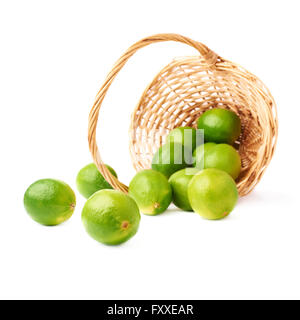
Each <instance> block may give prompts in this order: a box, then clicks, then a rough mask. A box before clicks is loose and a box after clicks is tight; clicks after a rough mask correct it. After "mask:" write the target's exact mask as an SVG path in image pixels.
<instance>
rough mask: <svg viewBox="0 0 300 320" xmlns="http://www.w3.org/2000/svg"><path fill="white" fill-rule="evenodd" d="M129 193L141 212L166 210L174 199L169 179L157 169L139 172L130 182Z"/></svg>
mask: <svg viewBox="0 0 300 320" xmlns="http://www.w3.org/2000/svg"><path fill="white" fill-rule="evenodd" d="M129 195H130V196H131V197H132V198H133V199H134V200H135V201H136V203H137V204H138V206H139V208H140V210H141V212H143V213H144V214H147V215H157V214H159V213H162V212H164V211H165V210H167V208H168V207H169V205H170V203H171V201H172V189H171V186H170V184H169V182H168V179H167V178H166V177H165V176H164V175H163V174H162V173H160V172H158V171H155V170H151V169H150V170H143V171H140V172H138V173H137V174H136V175H135V176H134V178H133V179H132V180H131V182H130V184H129Z"/></svg>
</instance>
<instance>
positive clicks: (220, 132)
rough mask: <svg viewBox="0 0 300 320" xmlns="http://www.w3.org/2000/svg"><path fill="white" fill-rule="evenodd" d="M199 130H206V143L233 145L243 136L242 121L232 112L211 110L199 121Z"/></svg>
mask: <svg viewBox="0 0 300 320" xmlns="http://www.w3.org/2000/svg"><path fill="white" fill-rule="evenodd" d="M198 129H203V130H204V140H205V142H216V143H229V144H233V143H234V142H235V141H236V140H237V139H238V137H239V135H240V134H241V120H240V118H239V117H238V116H237V115H236V114H235V113H234V112H232V111H229V110H226V109H211V110H207V111H205V112H204V113H203V114H202V115H201V116H200V118H199V119H198Z"/></svg>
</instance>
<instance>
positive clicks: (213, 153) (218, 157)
mask: <svg viewBox="0 0 300 320" xmlns="http://www.w3.org/2000/svg"><path fill="white" fill-rule="evenodd" d="M207 168H216V169H220V170H223V171H226V172H227V173H228V174H230V175H231V176H232V178H233V179H236V178H237V177H238V176H239V174H240V172H241V158H240V155H239V153H238V152H237V151H236V150H235V149H234V148H233V147H232V146H230V145H229V144H224V143H221V144H216V145H215V146H214V147H212V148H209V150H208V151H207V152H205V154H204V169H207Z"/></svg>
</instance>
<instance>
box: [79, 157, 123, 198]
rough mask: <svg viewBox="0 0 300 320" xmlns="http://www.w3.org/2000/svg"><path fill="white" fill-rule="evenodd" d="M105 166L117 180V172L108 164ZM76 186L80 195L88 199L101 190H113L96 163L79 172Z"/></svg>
mask: <svg viewBox="0 0 300 320" xmlns="http://www.w3.org/2000/svg"><path fill="white" fill-rule="evenodd" d="M105 166H106V167H107V169H108V170H109V171H110V172H111V174H112V175H114V176H115V177H116V178H117V174H116V172H115V170H114V169H113V168H112V167H110V166H109V165H107V164H106V165H105ZM76 184H77V189H78V191H79V192H80V194H81V195H83V196H84V197H85V198H87V199H88V198H89V197H90V196H91V195H93V194H94V193H95V192H97V191H99V190H102V189H113V188H112V186H111V185H110V184H109V183H108V182H107V181H106V180H105V179H104V177H103V175H102V174H101V173H100V172H99V170H98V168H97V167H96V165H95V164H94V163H90V164H88V165H87V166H85V167H83V168H82V169H81V170H80V171H79V172H78V175H77V178H76Z"/></svg>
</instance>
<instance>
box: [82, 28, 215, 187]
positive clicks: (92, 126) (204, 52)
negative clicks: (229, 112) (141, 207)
mask: <svg viewBox="0 0 300 320" xmlns="http://www.w3.org/2000/svg"><path fill="white" fill-rule="evenodd" d="M163 41H176V42H181V43H185V44H187V45H189V46H191V47H193V48H195V49H196V50H198V52H199V53H200V55H201V56H202V57H203V59H205V60H206V62H207V64H208V65H214V64H215V63H216V61H217V59H218V55H217V54H216V53H214V52H213V51H211V50H210V49H209V48H208V47H206V46H205V45H204V44H202V43H200V42H197V41H194V40H192V39H190V38H187V37H184V36H181V35H179V34H174V33H162V34H156V35H153V36H150V37H147V38H144V39H142V40H140V41H138V42H136V43H135V44H134V45H132V46H131V47H130V48H128V49H127V51H126V52H125V53H124V54H123V55H122V56H121V57H120V59H119V60H118V61H117V62H116V64H115V65H114V66H113V68H112V70H111V71H110V73H109V74H108V76H107V77H106V80H105V81H104V83H103V85H102V87H101V89H100V90H99V92H98V93H97V96H96V99H95V102H94V105H93V107H92V110H91V112H90V115H89V126H88V141H89V148H90V152H91V154H92V157H93V159H94V162H95V164H96V166H97V168H98V169H99V171H100V172H101V173H102V175H103V177H104V178H105V180H106V181H107V182H108V183H109V184H111V186H112V187H113V188H114V189H117V190H120V191H123V192H125V193H127V192H128V187H127V186H126V185H125V184H123V183H121V182H120V181H119V180H118V179H117V178H116V177H114V176H113V175H112V174H111V173H110V171H109V170H108V169H107V168H106V166H105V165H104V163H103V161H102V159H101V157H100V154H99V150H98V146H97V142H96V130H97V122H98V117H99V111H100V108H101V105H102V102H103V99H104V97H105V95H106V93H107V91H108V89H109V87H110V85H111V83H112V82H113V80H114V79H115V77H116V76H117V74H118V73H119V71H120V70H121V69H122V68H123V66H124V65H125V64H126V62H127V61H128V60H129V58H130V57H131V56H133V55H134V53H135V52H136V51H138V50H139V49H141V48H143V47H146V46H148V45H149V44H152V43H156V42H163Z"/></svg>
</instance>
